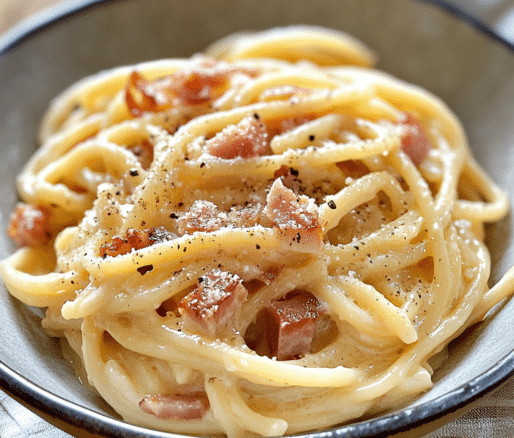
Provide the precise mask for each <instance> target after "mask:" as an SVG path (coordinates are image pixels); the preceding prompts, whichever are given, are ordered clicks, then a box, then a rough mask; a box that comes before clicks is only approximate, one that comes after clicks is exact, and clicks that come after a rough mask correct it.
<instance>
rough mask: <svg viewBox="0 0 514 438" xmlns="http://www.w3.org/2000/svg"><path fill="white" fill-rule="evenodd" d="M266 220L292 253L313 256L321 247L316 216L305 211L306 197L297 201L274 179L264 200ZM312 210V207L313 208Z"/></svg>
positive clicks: (291, 193) (297, 198)
mask: <svg viewBox="0 0 514 438" xmlns="http://www.w3.org/2000/svg"><path fill="white" fill-rule="evenodd" d="M266 200H267V205H266V210H265V212H266V216H268V218H269V219H270V220H271V221H272V222H273V225H274V226H275V227H276V228H277V229H278V232H279V233H280V235H281V236H282V237H283V238H284V241H285V242H286V244H289V246H290V247H292V249H294V248H295V247H298V248H299V249H300V250H302V251H306V252H317V251H320V250H321V248H322V247H323V231H322V229H321V225H320V223H319V221H318V214H317V212H316V211H311V210H314V209H313V208H311V209H309V201H308V198H306V197H300V196H297V195H295V193H294V192H293V191H292V190H291V189H288V188H286V187H284V184H283V183H282V181H281V180H280V179H276V180H275V182H274V183H273V185H272V186H271V188H270V191H269V193H268V197H267V199H266ZM313 207H314V206H313ZM314 208H315V207H314Z"/></svg>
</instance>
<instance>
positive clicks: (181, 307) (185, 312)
mask: <svg viewBox="0 0 514 438" xmlns="http://www.w3.org/2000/svg"><path fill="white" fill-rule="evenodd" d="M247 295H248V291H247V290H246V288H245V287H244V286H243V284H242V280H241V279H240V278H239V277H238V276H237V275H233V274H231V273H230V272H223V271H221V270H219V269H215V270H213V271H211V272H209V273H208V274H207V275H205V276H202V277H200V278H199V279H198V285H197V286H196V288H195V289H194V290H193V291H192V292H190V293H189V294H187V295H186V296H185V297H184V298H183V299H182V300H180V302H179V303H178V311H179V313H180V314H181V315H182V316H183V317H184V319H185V322H186V324H192V325H193V326H194V327H197V328H199V329H200V330H201V331H203V332H205V333H207V334H209V335H211V336H215V335H216V333H218V332H219V331H220V330H221V329H223V328H224V327H227V326H228V325H229V324H230V322H231V321H232V320H233V319H234V317H235V315H236V313H237V311H238V310H239V308H240V307H241V305H242V303H243V302H244V301H245V300H246V297H247Z"/></svg>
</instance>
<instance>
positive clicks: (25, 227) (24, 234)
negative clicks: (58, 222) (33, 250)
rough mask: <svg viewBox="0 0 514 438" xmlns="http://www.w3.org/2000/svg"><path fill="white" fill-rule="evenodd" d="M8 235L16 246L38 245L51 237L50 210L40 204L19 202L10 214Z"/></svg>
mask: <svg viewBox="0 0 514 438" xmlns="http://www.w3.org/2000/svg"><path fill="white" fill-rule="evenodd" d="M8 234H9V237H10V238H11V239H12V241H13V242H14V243H16V244H17V245H18V246H31V247H35V246H40V245H44V244H46V243H48V242H49V241H50V239H51V237H52V233H51V230H50V210H49V209H48V208H46V207H44V206H42V205H32V204H23V203H20V204H18V205H17V206H16V209H15V210H14V213H13V214H12V216H11V221H10V223H9V228H8Z"/></svg>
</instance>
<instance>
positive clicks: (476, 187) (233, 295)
mask: <svg viewBox="0 0 514 438" xmlns="http://www.w3.org/2000/svg"><path fill="white" fill-rule="evenodd" d="M374 62H375V55H374V54H373V52H372V51H370V50H369V49H367V48H366V47H364V46H363V45H362V43H360V42H359V41H356V40H355V39H353V38H351V37H350V36H348V35H345V34H342V33H339V32H335V31H329V30H327V29H321V28H311V27H302V26H300V27H291V28H285V29H274V30H271V31H265V32H259V33H255V34H238V35H233V36H230V37H228V38H225V39H223V40H220V41H218V42H217V43H215V44H213V45H212V46H211V47H210V48H209V49H208V50H207V51H206V52H205V53H204V54H201V55H196V56H193V57H192V58H191V59H165V60H159V61H153V62H147V63H142V64H139V65H135V66H127V67H120V68H117V69H113V70H110V71H106V72H102V73H99V74H97V75H95V76H92V77H88V78H86V79H84V80H82V81H80V82H78V83H77V84H75V85H73V86H72V87H71V88H69V89H68V90H66V91H65V92H63V93H62V94H61V95H60V96H58V97H57V98H56V99H55V101H54V102H53V103H52V105H51V107H50V109H49V110H48V112H47V114H46V116H45V118H44V120H43V124H42V128H41V147H40V148H39V149H38V151H37V152H36V154H35V155H34V156H33V158H32V159H31V160H30V161H29V162H28V164H27V165H26V166H25V168H24V169H23V171H22V173H21V174H20V176H19V179H18V190H19V193H20V196H21V199H22V201H23V202H22V203H20V204H19V205H18V207H17V208H16V211H15V212H14V214H13V218H12V221H11V225H10V228H9V234H10V235H11V237H12V238H13V240H14V241H15V242H17V243H18V244H19V245H20V246H21V247H20V248H19V249H18V250H17V251H16V252H14V253H13V254H12V255H11V256H10V257H8V258H7V259H6V260H4V261H3V262H2V264H1V266H0V274H1V276H2V278H3V281H4V284H5V286H6V288H7V289H8V290H9V292H10V293H11V294H12V295H13V296H15V297H16V298H18V299H20V300H21V301H23V302H24V303H26V304H28V305H31V306H39V307H42V308H45V309H46V310H45V312H46V313H45V317H44V319H43V320H42V325H43V327H44V329H45V330H46V331H47V332H48V333H49V335H50V336H55V337H59V338H62V339H63V340H65V341H66V342H67V344H68V345H69V347H71V348H67V349H66V351H68V354H73V355H76V356H77V357H78V358H80V362H81V364H82V366H83V368H84V371H85V373H86V375H87V378H88V381H89V383H90V384H91V385H92V386H93V387H94V388H96V390H97V391H98V392H99V394H100V395H101V396H102V397H103V398H104V399H105V400H106V401H107V402H108V403H109V404H110V405H112V406H113V407H114V409H115V410H116V411H117V412H118V413H119V414H120V415H121V416H122V417H123V419H124V420H125V421H127V422H130V423H133V424H137V425H141V426H145V427H148V428H153V429H160V430H166V431H172V432H175V433H184V434H193V435H214V434H225V435H227V436H229V437H234V438H236V437H241V436H244V435H248V434H252V435H264V436H280V435H284V434H294V433H301V432H305V431H311V430H320V429H326V428H329V427H333V426H336V425H339V424H342V423H345V422H349V421H352V420H355V419H357V418H361V417H362V416H364V415H366V416H369V415H374V414H376V413H378V412H382V411H385V410H390V409H394V408H395V407H398V406H400V405H401V404H403V403H406V402H408V401H410V400H412V399H413V398H415V397H417V396H419V395H420V394H421V393H423V392H425V391H427V390H429V389H430V387H431V385H432V382H431V376H432V374H433V372H434V369H435V368H436V366H438V364H439V363H440V362H441V361H440V360H439V358H440V357H441V355H442V354H444V350H445V347H446V346H447V344H448V343H449V342H450V341H451V340H452V339H454V338H455V337H456V336H458V335H459V334H460V333H462V332H463V330H464V329H465V328H466V327H469V326H470V325H471V324H474V323H476V322H478V321H480V320H481V319H482V318H483V317H484V316H485V315H486V313H487V312H488V310H489V309H491V308H492V307H493V306H494V305H496V304H497V303H499V302H500V301H502V300H503V299H505V298H506V297H508V296H509V295H510V294H511V293H512V287H511V286H509V281H508V279H509V278H512V275H513V274H512V273H511V272H509V273H507V274H506V276H505V278H504V279H503V280H502V281H500V282H499V283H498V284H497V285H495V286H494V287H492V288H489V287H488V278H489V271H490V258H489V253H488V250H487V248H486V246H485V244H484V242H483V240H484V231H483V225H484V224H485V223H486V222H494V221H497V220H499V219H501V218H502V217H503V216H504V215H505V214H506V213H507V211H508V208H509V206H508V202H507V197H506V195H505V194H504V193H503V192H502V191H501V190H500V189H499V188H498V187H497V186H496V185H495V184H494V183H493V182H492V181H491V179H490V178H489V177H488V176H487V175H486V174H485V173H484V171H483V170H482V169H481V168H480V167H479V165H478V164H477V163H476V162H475V160H474V158H473V156H472V154H471V152H470V150H469V148H468V145H467V140H466V136H465V133H464V131H463V128H462V126H461V124H460V123H459V121H458V120H457V118H456V117H455V115H454V114H453V113H452V112H451V111H450V110H449V109H448V108H447V106H446V105H445V104H444V103H443V102H441V101H440V100H439V99H438V98H437V97H435V96H433V95H431V94H430V93H429V92H427V91H425V90H423V89H421V88H419V87H416V86H414V85H410V84H407V83H405V82H402V81H400V80H398V79H396V78H393V77H391V76H389V75H388V74H386V73H383V72H380V71H378V70H376V69H374V68H373V64H374Z"/></svg>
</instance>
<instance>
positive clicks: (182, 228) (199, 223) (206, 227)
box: [178, 200, 227, 234]
mask: <svg viewBox="0 0 514 438" xmlns="http://www.w3.org/2000/svg"><path fill="white" fill-rule="evenodd" d="M226 223H227V214H226V213H220V212H219V211H218V207H217V206H216V204H213V203H212V202H210V201H201V200H197V201H195V202H194V203H193V205H192V206H191V208H190V209H189V210H188V211H187V213H186V214H185V215H184V216H182V217H181V218H180V219H179V220H178V225H179V228H178V231H179V233H181V234H186V233H187V234H191V233H194V232H195V231H207V232H212V231H216V230H218V229H220V228H221V227H223V226H225V225H226Z"/></svg>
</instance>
